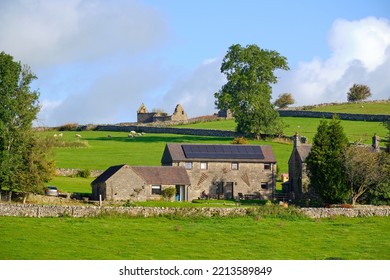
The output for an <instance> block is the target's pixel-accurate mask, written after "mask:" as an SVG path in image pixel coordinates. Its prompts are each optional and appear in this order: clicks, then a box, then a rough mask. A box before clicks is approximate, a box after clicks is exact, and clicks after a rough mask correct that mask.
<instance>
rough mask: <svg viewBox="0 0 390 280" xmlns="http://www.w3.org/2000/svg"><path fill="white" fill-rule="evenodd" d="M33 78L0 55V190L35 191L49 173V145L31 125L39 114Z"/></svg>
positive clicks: (40, 186) (28, 72) (24, 68)
mask: <svg viewBox="0 0 390 280" xmlns="http://www.w3.org/2000/svg"><path fill="white" fill-rule="evenodd" d="M35 79H36V76H35V75H34V74H33V73H32V72H31V70H30V68H29V67H28V66H27V65H24V66H22V65H21V64H20V62H14V61H13V57H12V56H10V55H7V54H5V53H4V52H1V53H0V96H1V104H0V190H1V189H3V188H8V189H9V190H10V191H11V192H12V191H13V190H15V189H16V190H18V191H20V192H23V193H27V192H31V191H32V192H36V191H39V189H42V188H43V187H44V182H45V181H47V180H48V179H49V178H50V177H51V174H52V170H53V167H54V162H53V161H52V160H51V159H50V158H49V155H50V152H49V151H50V145H49V142H48V141H46V140H44V139H40V138H37V137H36V135H35V134H34V133H33V130H32V122H33V121H34V120H35V119H36V118H37V114H38V111H39V103H38V97H39V92H38V91H31V89H30V84H31V83H32V82H33V81H34V80H35Z"/></svg>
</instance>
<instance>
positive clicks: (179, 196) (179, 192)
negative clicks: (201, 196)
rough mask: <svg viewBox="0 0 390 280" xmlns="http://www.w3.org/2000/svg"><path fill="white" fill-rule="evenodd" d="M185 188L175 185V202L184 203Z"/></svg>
mask: <svg viewBox="0 0 390 280" xmlns="http://www.w3.org/2000/svg"><path fill="white" fill-rule="evenodd" d="M185 197H186V196H185V186H183V185H177V186H176V196H175V200H176V201H185V200H186V199H185Z"/></svg>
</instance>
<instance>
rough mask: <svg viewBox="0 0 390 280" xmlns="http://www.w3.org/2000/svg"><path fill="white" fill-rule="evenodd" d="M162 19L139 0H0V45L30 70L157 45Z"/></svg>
mask: <svg viewBox="0 0 390 280" xmlns="http://www.w3.org/2000/svg"><path fill="white" fill-rule="evenodd" d="M165 35H166V23H165V20H164V19H163V17H161V15H159V13H158V12H157V11H155V10H154V9H153V8H151V7H149V6H146V5H145V4H141V3H140V2H139V1H120V3H112V2H111V1H88V0H64V1H46V0H35V1H22V0H19V1H1V2H0V42H1V44H2V49H3V50H4V51H5V52H7V53H10V54H12V55H13V56H14V57H15V58H17V59H18V60H21V61H23V62H24V63H27V64H29V65H30V66H32V67H33V68H35V67H39V66H47V65H49V66H50V65H54V64H57V63H69V62H80V61H82V60H93V59H96V58H101V57H102V56H107V55H111V54H112V53H113V52H117V51H123V52H128V53H137V52H140V51H144V50H145V49H148V48H155V47H156V46H159V45H160V41H161V40H162V38H163V37H164V36H165Z"/></svg>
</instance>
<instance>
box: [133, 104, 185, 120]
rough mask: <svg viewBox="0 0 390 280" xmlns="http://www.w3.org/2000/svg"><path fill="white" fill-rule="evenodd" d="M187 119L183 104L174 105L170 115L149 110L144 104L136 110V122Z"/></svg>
mask: <svg viewBox="0 0 390 280" xmlns="http://www.w3.org/2000/svg"><path fill="white" fill-rule="evenodd" d="M187 120H188V117H187V114H186V113H185V111H184V109H183V106H182V105H180V104H177V105H176V108H175V110H174V112H173V114H172V115H168V114H167V113H162V112H149V111H148V109H147V108H146V106H145V105H144V104H143V103H142V105H141V106H140V107H139V109H138V110H137V123H153V122H185V121H187Z"/></svg>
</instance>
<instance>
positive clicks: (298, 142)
mask: <svg viewBox="0 0 390 280" xmlns="http://www.w3.org/2000/svg"><path fill="white" fill-rule="evenodd" d="M293 138H294V148H296V147H299V146H300V145H301V140H300V139H299V134H298V132H295V135H294V137H293Z"/></svg>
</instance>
